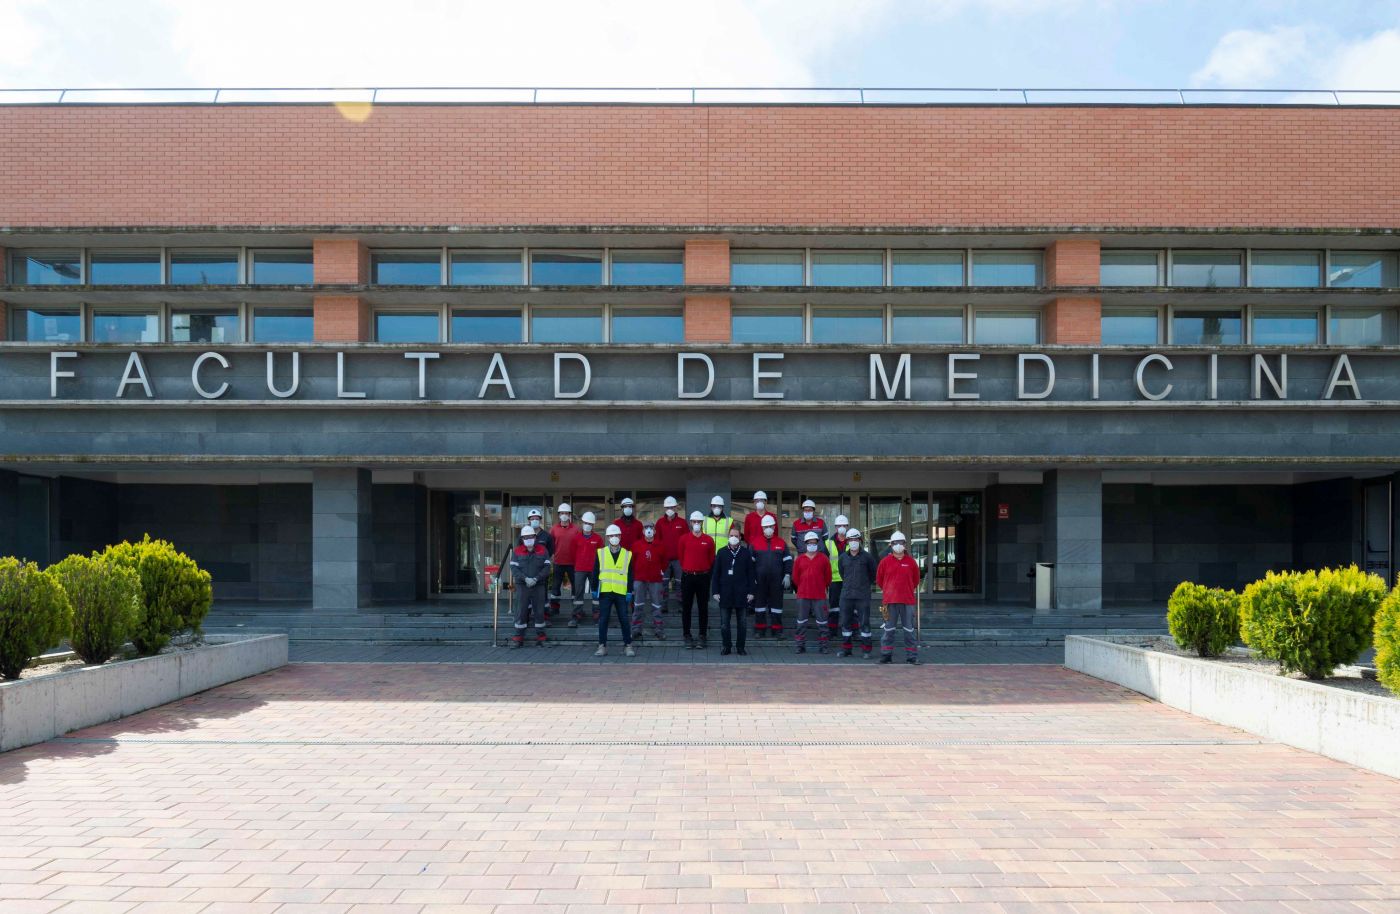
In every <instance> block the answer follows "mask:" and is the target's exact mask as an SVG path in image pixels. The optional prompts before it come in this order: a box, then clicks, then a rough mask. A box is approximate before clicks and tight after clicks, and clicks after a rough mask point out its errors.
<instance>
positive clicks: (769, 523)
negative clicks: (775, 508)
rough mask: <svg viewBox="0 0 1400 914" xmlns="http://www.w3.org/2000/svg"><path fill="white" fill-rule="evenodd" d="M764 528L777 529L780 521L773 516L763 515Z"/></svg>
mask: <svg viewBox="0 0 1400 914" xmlns="http://www.w3.org/2000/svg"><path fill="white" fill-rule="evenodd" d="M763 526H765V527H776V526H778V519H777V518H776V517H774V516H773V515H771V514H765V515H763Z"/></svg>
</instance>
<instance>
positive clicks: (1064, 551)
mask: <svg viewBox="0 0 1400 914" xmlns="http://www.w3.org/2000/svg"><path fill="white" fill-rule="evenodd" d="M1043 492H1044V499H1045V511H1044V522H1045V550H1044V555H1045V559H1044V560H1045V561H1047V562H1054V563H1055V609H1056V610H1057V611H1059V612H1070V613H1083V614H1094V613H1098V612H1101V611H1102V610H1103V473H1102V472H1101V471H1099V470H1050V471H1048V472H1046V473H1045V476H1044V483H1043Z"/></svg>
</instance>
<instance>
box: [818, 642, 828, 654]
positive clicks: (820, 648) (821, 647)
mask: <svg viewBox="0 0 1400 914" xmlns="http://www.w3.org/2000/svg"><path fill="white" fill-rule="evenodd" d="M817 653H818V654H825V653H826V642H825V641H823V642H821V643H820V644H818V645H817Z"/></svg>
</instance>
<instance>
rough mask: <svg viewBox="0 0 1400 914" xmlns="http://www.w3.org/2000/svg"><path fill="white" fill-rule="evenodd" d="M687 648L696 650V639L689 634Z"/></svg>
mask: <svg viewBox="0 0 1400 914" xmlns="http://www.w3.org/2000/svg"><path fill="white" fill-rule="evenodd" d="M685 649H686V650H688V651H693V650H695V639H694V638H692V637H690V636H689V635H686V636H685Z"/></svg>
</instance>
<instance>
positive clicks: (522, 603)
mask: <svg viewBox="0 0 1400 914" xmlns="http://www.w3.org/2000/svg"><path fill="white" fill-rule="evenodd" d="M549 571H550V568H549V550H548V549H546V548H545V547H544V544H543V543H541V542H540V541H539V532H538V530H537V529H536V528H535V527H534V526H533V525H531V524H526V525H525V526H523V527H521V528H520V545H519V546H516V547H515V549H514V550H512V552H511V557H510V580H511V583H512V584H513V585H514V587H515V588H516V590H517V591H518V592H519V595H520V600H519V601H518V602H517V603H516V604H515V634H514V635H513V636H512V637H511V639H510V646H511V647H513V648H515V647H523V646H524V644H525V629H527V628H528V627H529V626H530V624H531V622H533V623H534V626H535V643H536V644H538V645H540V646H541V647H543V646H544V642H545V618H544V607H545V590H546V587H545V582H546V581H547V580H549Z"/></svg>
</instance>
